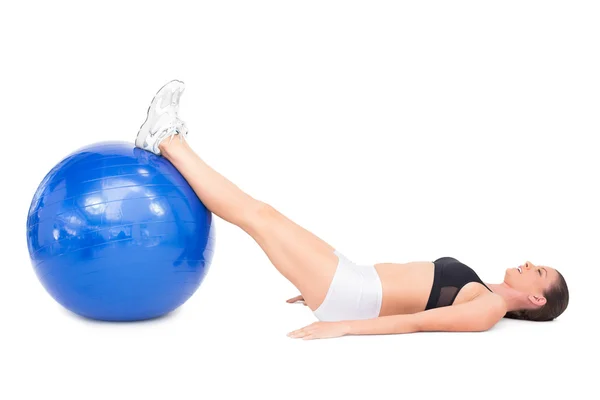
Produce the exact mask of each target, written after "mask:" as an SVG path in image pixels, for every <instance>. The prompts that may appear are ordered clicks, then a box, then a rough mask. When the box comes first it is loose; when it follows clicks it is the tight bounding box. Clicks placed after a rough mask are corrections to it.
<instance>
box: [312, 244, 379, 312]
mask: <svg viewBox="0 0 600 400" xmlns="http://www.w3.org/2000/svg"><path fill="white" fill-rule="evenodd" d="M334 253H335V255H336V256H337V257H338V260H339V261H338V265H337V268H336V271H335V274H334V276H333V280H332V281H331V285H330V286H329V290H328V291H327V295H325V299H324V300H323V303H322V304H321V305H320V306H319V308H317V309H316V310H315V311H314V314H315V316H316V317H317V318H318V319H319V320H320V321H342V320H356V319H369V318H376V317H378V316H379V311H380V309H381V300H382V298H383V290H382V288H381V281H380V280H379V275H378V274H377V270H376V269H375V266H374V265H357V264H355V263H353V262H352V261H350V260H349V259H348V258H346V257H345V256H344V255H343V254H341V253H339V252H338V251H334Z"/></svg>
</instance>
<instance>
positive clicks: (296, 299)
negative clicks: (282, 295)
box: [286, 295, 306, 305]
mask: <svg viewBox="0 0 600 400" xmlns="http://www.w3.org/2000/svg"><path fill="white" fill-rule="evenodd" d="M298 301H299V302H301V303H302V304H304V305H306V302H305V301H304V297H302V295H300V296H296V297H292V298H291V299H288V300H286V302H287V303H296V302H298Z"/></svg>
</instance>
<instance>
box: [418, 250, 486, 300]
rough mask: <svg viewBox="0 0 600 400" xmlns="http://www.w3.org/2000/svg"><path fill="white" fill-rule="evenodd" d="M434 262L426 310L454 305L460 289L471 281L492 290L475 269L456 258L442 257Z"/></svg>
mask: <svg viewBox="0 0 600 400" xmlns="http://www.w3.org/2000/svg"><path fill="white" fill-rule="evenodd" d="M433 263H434V264H435V271H434V275H433V285H432V287H431V293H430V294H429V300H428V301H427V306H426V307H425V310H429V309H431V308H438V307H445V306H449V305H452V303H453V302H454V299H455V298H456V296H457V295H458V292H459V291H460V289H461V288H462V287H463V286H464V285H466V284H467V283H469V282H479V283H481V284H482V285H484V286H485V287H486V288H487V289H488V290H489V291H490V292H492V290H491V289H490V288H489V287H487V285H486V284H485V283H483V281H482V280H481V279H479V276H477V274H476V273H475V271H473V270H472V269H471V268H470V267H468V266H466V265H465V264H463V263H461V262H460V261H458V260H457V259H455V258H452V257H442V258H438V259H437V260H435V261H434V262H433Z"/></svg>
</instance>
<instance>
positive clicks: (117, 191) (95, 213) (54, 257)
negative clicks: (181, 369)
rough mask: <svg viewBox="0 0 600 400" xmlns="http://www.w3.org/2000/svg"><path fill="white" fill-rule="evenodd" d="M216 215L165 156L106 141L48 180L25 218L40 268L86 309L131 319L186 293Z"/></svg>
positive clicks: (192, 287)
mask: <svg viewBox="0 0 600 400" xmlns="http://www.w3.org/2000/svg"><path fill="white" fill-rule="evenodd" d="M213 226H214V225H213V221H212V214H211V213H210V212H209V211H208V210H207V208H206V207H205V206H204V205H203V204H202V203H201V202H200V200H199V199H198V197H197V196H196V194H195V193H194V191H193V190H192V188H191V187H190V186H189V185H188V183H187V182H186V180H185V179H184V178H183V176H182V175H181V174H180V173H179V172H178V171H177V169H175V167H173V165H172V164H171V163H170V162H169V161H168V160H167V159H166V158H164V157H161V156H156V155H154V154H152V153H150V152H147V151H144V150H141V149H138V148H136V147H134V145H133V144H132V143H127V142H101V143H96V144H93V145H90V146H86V147H83V148H81V149H79V150H77V151H75V152H73V153H71V154H70V155H68V156H67V157H66V158H64V159H63V160H62V161H61V162H59V163H58V165H56V166H55V167H54V168H53V169H52V170H51V171H50V172H49V173H48V174H47V175H46V177H45V178H44V179H43V180H42V182H41V184H40V185H39V187H38V189H37V191H36V193H35V195H34V197H33V200H32V203H31V206H30V209H29V214H28V217H27V246H28V250H29V255H30V258H31V262H32V264H33V268H34V270H35V273H36V275H37V277H38V278H39V280H40V282H41V283H42V285H43V286H44V288H45V289H46V290H47V291H48V293H49V294H50V295H51V296H52V297H53V298H54V299H55V300H56V301H57V302H58V303H60V304H61V305H62V306H64V307H65V308H67V309H68V310H70V311H72V312H74V313H76V314H79V315H81V316H84V317H87V318H92V319H98V320H108V321H134V320H143V319H149V318H155V317H158V316H161V315H163V314H166V313H168V312H170V311H172V310H174V309H176V308H177V307H179V306H180V305H182V304H183V303H184V302H186V301H187V300H188V299H189V298H190V296H192V294H194V292H196V290H197V289H198V287H199V286H200V284H201V283H202V281H203V279H204V277H205V276H206V274H207V272H208V269H209V267H210V263H211V260H212V256H213V247H214V229H213Z"/></svg>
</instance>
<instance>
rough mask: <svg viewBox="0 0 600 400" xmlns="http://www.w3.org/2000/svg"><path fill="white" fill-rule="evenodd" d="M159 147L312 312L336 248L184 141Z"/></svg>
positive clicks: (325, 283)
mask: <svg viewBox="0 0 600 400" xmlns="http://www.w3.org/2000/svg"><path fill="white" fill-rule="evenodd" d="M159 148H160V152H161V154H162V155H163V156H164V157H166V158H167V159H168V160H169V161H170V162H171V163H172V164H173V165H174V166H175V168H177V170H179V172H180V173H181V174H182V175H183V177H184V178H185V179H186V180H187V182H188V183H189V184H190V186H191V187H192V189H193V190H194V192H195V193H196V195H197V196H198V197H199V198H200V200H201V201H202V203H203V204H204V205H205V206H206V207H207V208H208V209H209V210H210V211H211V212H212V213H214V214H216V215H218V216H219V217H221V218H223V219H224V220H226V221H228V222H230V223H232V224H235V225H237V226H239V227H240V228H242V229H243V230H244V231H245V232H247V233H248V234H249V235H250V236H252V238H254V240H255V241H256V242H257V243H258V244H259V246H260V247H261V248H262V249H263V250H264V252H265V253H266V255H267V257H268V258H269V260H271V262H272V263H273V265H274V266H275V267H276V268H277V269H278V270H279V272H280V273H281V274H282V275H283V276H284V277H286V278H287V279H288V280H289V281H290V282H291V283H292V284H293V285H294V286H296V287H297V288H298V290H299V291H300V293H302V295H303V296H304V300H305V302H306V304H307V305H308V306H309V307H310V308H311V309H312V310H315V309H316V308H317V307H318V306H319V305H320V304H321V302H322V301H323V299H324V298H325V295H326V294H327V290H328V288H329V284H330V283H331V280H332V279H333V275H334V273H335V269H336V267H337V261H338V259H337V256H336V255H335V254H334V253H333V251H334V248H333V247H332V246H330V245H329V244H327V243H326V242H325V241H323V240H321V239H320V238H318V237H317V236H315V235H313V234H312V233H311V232H309V231H307V230H306V229H304V228H302V227H301V226H299V225H298V224H296V223H295V222H293V221H291V220H290V219H288V218H287V217H285V216H284V215H283V214H281V213H280V212H278V211H277V210H275V209H274V208H273V207H271V206H270V205H268V204H266V203H264V202H262V201H259V200H256V199H254V198H253V197H251V196H250V195H248V194H247V193H245V192H243V191H242V190H241V189H240V188H238V187H237V186H236V185H234V184H233V183H232V182H231V181H229V180H228V179H227V178H225V177H224V176H222V175H221V174H219V173H218V172H217V171H215V170H214V169H212V168H211V167H210V166H209V165H207V164H206V163H205V162H204V161H203V160H202V159H201V158H200V157H199V156H198V155H197V154H196V153H195V152H194V151H193V150H192V149H191V148H190V147H189V145H188V143H187V142H186V141H185V140H180V138H179V137H174V138H173V140H164V141H163V142H162V143H161V144H160V145H159Z"/></svg>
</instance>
